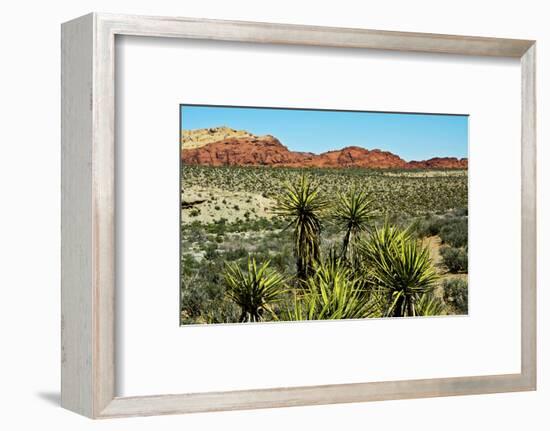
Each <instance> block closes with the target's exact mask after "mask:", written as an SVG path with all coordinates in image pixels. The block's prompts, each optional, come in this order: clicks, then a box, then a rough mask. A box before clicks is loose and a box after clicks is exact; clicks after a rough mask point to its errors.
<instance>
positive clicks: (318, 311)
mask: <svg viewBox="0 0 550 431" xmlns="http://www.w3.org/2000/svg"><path fill="white" fill-rule="evenodd" d="M377 310H378V308H377V301H376V300H375V299H373V298H372V297H371V296H370V295H369V294H368V288H367V285H366V283H365V281H364V280H363V279H361V278H360V277H357V276H356V275H355V274H354V273H353V271H352V270H351V269H350V268H349V267H348V266H347V265H345V264H344V262H342V261H341V260H334V259H328V260H327V261H326V262H324V263H322V264H318V265H317V266H316V271H315V273H314V274H313V275H312V276H311V277H310V278H308V279H307V281H306V283H305V289H304V290H303V291H302V292H300V293H297V294H296V296H295V301H294V304H293V307H292V308H291V309H290V310H289V311H288V313H287V314H288V315H287V316H286V317H287V318H288V320H329V319H360V318H364V317H375V316H376V315H377V314H376V313H377Z"/></svg>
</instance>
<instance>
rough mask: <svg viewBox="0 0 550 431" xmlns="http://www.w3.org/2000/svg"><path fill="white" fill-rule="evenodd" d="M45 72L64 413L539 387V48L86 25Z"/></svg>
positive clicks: (150, 24) (322, 32) (330, 33)
mask: <svg viewBox="0 0 550 431" xmlns="http://www.w3.org/2000/svg"><path fill="white" fill-rule="evenodd" d="M62 58H63V60H62V106H63V110H62V405H63V406H64V407H66V408H68V409H70V410H73V411H76V412H78V413H80V414H83V415H86V416H89V417H92V418H104V417H122V416H135V415H154V414H170V413H187V412H200V411H216V410H233V409H253V408H264V407H283V406H293V405H309V404H327V403H343V402H357V401H372V400H385V399H402V398H420V397H434V396H449V395H466V394H483V393H495V392H509V391H525V390H534V389H535V388H536V346H535V340H536V331H535V322H536V279H535V274H536V267H535V262H536V243H535V237H536V218H535V214H536V207H535V205H536V202H535V195H536V194H535V190H536V189H535V178H536V174H535V43H534V41H528V40H511V39H493V38H480V37H466V36H448V35H433V34H418V33H400V32H388V31H374V30H361V29H338V28H323V27H308V26H295V25H283V24H267V23H249V22H234V21H213V20H199V19H185V18H155V17H135V16H122V15H106V14H95V13H94V14H90V15H86V16H84V17H81V18H77V19H75V20H73V21H70V22H68V23H65V24H63V26H62ZM503 235H505V238H506V240H505V241H503Z"/></svg>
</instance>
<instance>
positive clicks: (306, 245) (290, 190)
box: [273, 175, 329, 281]
mask: <svg viewBox="0 0 550 431" xmlns="http://www.w3.org/2000/svg"><path fill="white" fill-rule="evenodd" d="M275 200H276V205H275V207H274V208H273V213H274V214H276V215H278V216H281V217H283V218H285V219H288V220H290V222H289V224H288V226H287V229H288V228H292V230H293V242H294V257H295V258H296V275H297V278H298V279H299V280H301V281H303V280H306V278H307V277H308V275H310V274H311V273H312V272H313V265H314V263H315V262H318V261H319V258H320V242H321V228H322V224H321V217H322V215H323V214H324V212H325V210H326V209H327V208H328V205H329V203H328V201H327V200H326V199H325V198H323V197H322V196H321V195H320V193H319V184H314V183H312V182H311V181H310V180H309V179H308V177H306V176H305V175H302V176H301V177H300V179H299V181H298V182H297V183H293V184H286V185H285V188H284V190H283V192H282V194H280V195H278V196H276V197H275Z"/></svg>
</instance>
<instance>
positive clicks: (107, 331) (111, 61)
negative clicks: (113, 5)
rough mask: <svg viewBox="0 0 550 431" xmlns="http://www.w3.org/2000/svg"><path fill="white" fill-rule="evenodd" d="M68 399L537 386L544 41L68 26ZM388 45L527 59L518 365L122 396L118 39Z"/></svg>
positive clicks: (155, 408)
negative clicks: (539, 85)
mask: <svg viewBox="0 0 550 431" xmlns="http://www.w3.org/2000/svg"><path fill="white" fill-rule="evenodd" d="M61 33H62V40H61V42H62V43H61V49H62V67H61V69H62V77H61V83H62V85H61V87H62V94H61V99H62V115H61V117H62V119H61V130H62V132H61V153H62V155H61V169H62V179H61V184H62V185H61V195H62V196H61V405H62V406H63V407H64V408H66V409H69V410H72V411H74V412H77V413H79V414H82V415H85V416H88V417H90V418H112V417H126V416H147V415H162V414H175V413H193V412H207V411H220V410H239V409H258V408H273V407H288V406H300V405H318V404H332V403H348V402H362V401H378V400H389V399H407V398H425V397H437V396H451V395H469V394H488V393H499V392H515V391H531V390H536V380H537V374H536V89H535V81H536V71H535V69H536V60H535V48H536V47H535V45H536V44H535V41H532V40H519V39H499V38H487V37H471V36H451V35H439V34H428V33H405V32H391V31H380V30H363V29H350V28H332V27H315V26H301V25H288V24H272V23H257V22H241V21H221V20H208V19H195V18H193V19H190V18H169V17H146V16H129V15H112V14H103V13H91V14H88V15H85V16H83V17H80V18H77V19H75V20H72V21H69V22H67V23H64V24H62V27H61ZM117 35H132V36H144V37H170V38H187V39H207V40H219V41H237V42H249V43H266V44H283V45H309V46H320V47H337V48H357V49H382V50H395V51H401V52H425V53H434V54H437V53H444V54H457V55H470V56H493V57H509V58H517V59H520V60H521V117H522V118H521V154H522V158H521V181H522V184H521V205H522V208H521V373H519V374H505V375H486V376H467V377H453V378H435V379H422V380H401V381H385V382H368V383H352V384H334V385H321V386H304V387H290V388H273V389H254V390H239V391H226V392H209V393H195V394H165V395H162V394H159V395H148V396H137V397H117V396H116V370H115V355H116V339H115V284H116V283H115V269H116V251H115V211H116V184H115V157H116V156H115V154H116V147H115V141H116V127H115V37H116V36H117Z"/></svg>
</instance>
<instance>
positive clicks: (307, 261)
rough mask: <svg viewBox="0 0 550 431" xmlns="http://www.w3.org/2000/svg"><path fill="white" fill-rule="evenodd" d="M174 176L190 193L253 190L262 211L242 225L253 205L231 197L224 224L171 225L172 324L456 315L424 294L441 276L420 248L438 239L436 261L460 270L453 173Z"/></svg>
mask: <svg viewBox="0 0 550 431" xmlns="http://www.w3.org/2000/svg"><path fill="white" fill-rule="evenodd" d="M186 168H187V169H188V170H186V174H185V177H184V182H185V181H187V182H189V183H190V186H193V185H201V184H202V185H204V184H208V185H209V186H212V187H217V188H220V189H225V190H231V191H245V192H248V193H257V194H258V195H262V196H263V197H264V198H268V199H271V200H272V202H273V207H272V208H271V212H268V213H267V214H266V213H265V212H261V213H260V211H258V215H259V217H253V216H252V215H251V214H250V213H249V214H248V217H247V215H246V212H248V211H252V212H254V210H255V208H249V207H244V205H242V202H244V201H245V200H240V201H238V203H239V204H241V207H239V208H238V210H236V211H240V212H237V214H236V215H237V217H236V218H234V219H233V221H231V222H230V221H228V220H227V219H224V218H222V217H220V218H219V219H217V220H216V221H214V222H209V223H205V222H202V223H201V219H200V218H199V217H197V215H195V216H194V220H189V219H186V220H182V226H181V236H180V240H181V244H182V256H181V270H180V271H181V323H182V324H183V323H226V322H239V321H259V320H264V321H265V320H290V319H291V320H304V319H341V318H361V317H383V316H431V315H440V314H444V313H458V312H460V306H459V305H456V304H454V303H453V301H454V300H451V299H449V298H451V297H452V298H455V297H456V294H452V295H451V294H449V295H448V296H445V297H444V298H443V299H440V298H439V297H436V296H435V295H434V289H435V286H436V285H437V284H438V281H437V279H438V274H437V271H441V269H440V268H438V269H436V268H435V267H434V264H433V262H432V261H431V259H430V257H429V253H428V250H427V248H425V247H424V246H423V245H422V244H424V242H422V241H420V239H421V238H424V237H427V236H435V235H438V236H440V237H441V240H442V243H443V244H444V245H443V247H442V248H441V249H440V253H441V256H442V262H443V264H444V265H445V266H446V267H448V268H449V270H450V271H453V272H463V271H467V264H468V262H467V226H468V213H467V209H466V207H467V176H466V174H465V173H460V172H457V173H452V174H447V173H446V172H436V173H435V174H434V175H433V176H430V177H427V176H423V174H422V173H415V172H401V171H389V170H388V171H383V172H381V171H368V170H354V169H349V170H346V169H341V170H340V169H311V170H308V174H307V175H303V170H296V169H263V168H235V167H231V168H225V167H222V168H208V167H186ZM367 196H368V199H367ZM249 200H250V199H249ZM219 201H221V202H222V203H223V204H224V205H225V208H226V209H235V206H238V205H237V203H236V202H235V201H231V199H230V198H223V200H222V197H220V198H219ZM251 201H252V200H251ZM212 209H213V210H215V209H216V208H215V207H212ZM197 211H200V210H199V209H197ZM220 213H221V211H220ZM199 214H200V213H199ZM430 244H433V242H431V243H430ZM354 254H355V255H356V256H357V257H356V258H354V257H353V255H354ZM353 261H355V262H353ZM228 277H229V278H228ZM272 277H275V278H274V280H275V282H274V284H275V286H271V285H270V283H271V282H270V281H269V280H270V279H271V278H272ZM280 280H283V281H280ZM446 283H447V281H444V282H443V284H442V286H443V287H442V289H443V290H445V289H447V290H449V289H451V288H449V287H447V288H446V287H445V286H446ZM262 286H263V288H262ZM271 287H272V289H271ZM465 290H466V295H467V287H466V289H465ZM259 291H263V293H261V294H258V292H259ZM254 292H256V293H254ZM262 297H263V298H264V299H261V298H262ZM247 298H248V299H247ZM455 302H456V301H455Z"/></svg>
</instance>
